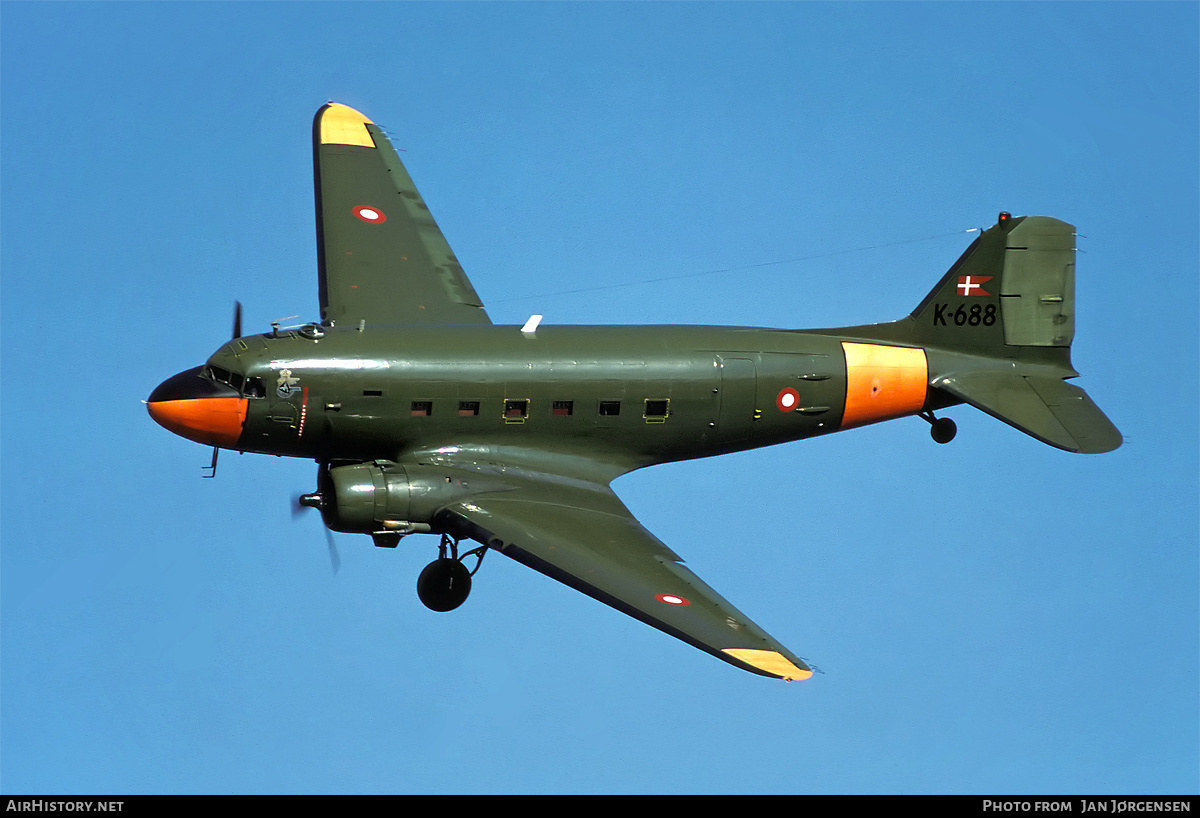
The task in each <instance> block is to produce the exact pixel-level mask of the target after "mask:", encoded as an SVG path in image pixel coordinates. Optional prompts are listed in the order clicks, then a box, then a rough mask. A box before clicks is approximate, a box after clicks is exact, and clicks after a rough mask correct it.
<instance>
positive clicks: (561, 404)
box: [550, 400, 575, 417]
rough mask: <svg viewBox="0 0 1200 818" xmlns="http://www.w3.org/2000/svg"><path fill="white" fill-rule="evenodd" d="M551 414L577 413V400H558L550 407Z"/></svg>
mask: <svg viewBox="0 0 1200 818" xmlns="http://www.w3.org/2000/svg"><path fill="white" fill-rule="evenodd" d="M550 414H552V415H558V416H560V417H562V416H566V415H573V414H575V401H573V400H556V401H555V402H554V403H553V405H551V407H550Z"/></svg>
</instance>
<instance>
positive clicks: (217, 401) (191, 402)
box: [146, 397, 249, 449]
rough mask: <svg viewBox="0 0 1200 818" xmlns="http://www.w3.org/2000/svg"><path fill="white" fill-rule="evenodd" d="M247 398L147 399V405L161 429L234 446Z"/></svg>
mask: <svg viewBox="0 0 1200 818" xmlns="http://www.w3.org/2000/svg"><path fill="white" fill-rule="evenodd" d="M248 403H249V401H248V400H247V399H246V398H240V397H239V398H190V399H182V400H160V401H153V400H152V401H150V402H149V403H147V404H146V408H147V409H149V410H150V417H152V418H154V420H155V421H157V422H158V424H159V425H160V426H162V427H163V428H164V429H167V430H169V431H172V432H174V433H175V434H177V435H179V436H180V437H186V438H187V439H188V440H194V441H196V442H197V443H204V444H206V445H208V446H224V447H225V448H227V449H232V448H236V446H237V442H238V438H239V437H241V436H242V424H244V423H245V422H246V408H247V404H248Z"/></svg>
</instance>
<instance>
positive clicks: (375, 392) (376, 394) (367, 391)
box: [363, 389, 383, 398]
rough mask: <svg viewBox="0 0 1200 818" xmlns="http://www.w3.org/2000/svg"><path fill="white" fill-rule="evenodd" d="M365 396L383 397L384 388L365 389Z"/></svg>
mask: <svg viewBox="0 0 1200 818" xmlns="http://www.w3.org/2000/svg"><path fill="white" fill-rule="evenodd" d="M363 397H364V398H382V397H383V390H382V389H364V390H363Z"/></svg>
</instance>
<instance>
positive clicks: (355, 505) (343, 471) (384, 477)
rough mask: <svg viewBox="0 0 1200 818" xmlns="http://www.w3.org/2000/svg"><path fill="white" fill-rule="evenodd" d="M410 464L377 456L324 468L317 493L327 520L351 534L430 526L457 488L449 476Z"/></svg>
mask: <svg viewBox="0 0 1200 818" xmlns="http://www.w3.org/2000/svg"><path fill="white" fill-rule="evenodd" d="M410 468H411V471H410V469H408V468H405V467H404V466H401V465H399V464H397V463H392V462H389V461H383V460H377V461H374V462H371V463H355V464H352V465H347V466H334V467H333V468H330V469H322V470H321V474H320V477H319V479H318V485H319V489H318V495H319V507H320V509H321V516H322V517H323V518H324V520H325V525H327V526H329V528H331V529H333V530H334V531H341V532H343V533H346V534H371V533H375V532H380V531H391V532H396V533H400V534H409V533H414V532H418V531H429V523H430V521H431V519H432V517H433V514H434V512H436V511H437V509H438V508H439V507H440V506H442V505H444V504H446V503H447V502H449V501H450V500H451V499H453V498H454V496H455V495H456V494H457V493H456V492H454V491H453V490H452V484H451V481H450V479H449V478H447V477H445V476H442V475H439V474H434V473H431V472H430V471H426V469H424V468H423V467H420V466H417V467H415V468H413V467H410Z"/></svg>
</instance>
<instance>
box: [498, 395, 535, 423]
mask: <svg viewBox="0 0 1200 818" xmlns="http://www.w3.org/2000/svg"><path fill="white" fill-rule="evenodd" d="M528 415H529V401H527V400H507V399H506V400H505V401H504V420H505V421H506V422H508V423H520V422H521V421H523V420H525V418H526V417H528Z"/></svg>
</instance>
